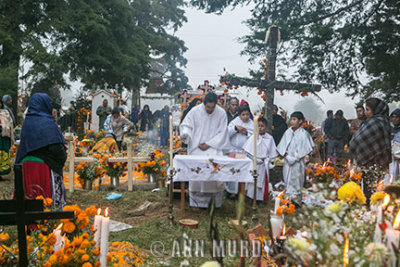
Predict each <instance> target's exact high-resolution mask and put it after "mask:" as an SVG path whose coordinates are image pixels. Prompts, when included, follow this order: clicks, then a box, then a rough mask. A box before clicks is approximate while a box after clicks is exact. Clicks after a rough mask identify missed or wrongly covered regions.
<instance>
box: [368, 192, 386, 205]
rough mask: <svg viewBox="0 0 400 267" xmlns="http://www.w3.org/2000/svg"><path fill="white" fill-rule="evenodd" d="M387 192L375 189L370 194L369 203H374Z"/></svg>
mask: <svg viewBox="0 0 400 267" xmlns="http://www.w3.org/2000/svg"><path fill="white" fill-rule="evenodd" d="M386 195H387V194H386V193H384V192H382V191H377V192H375V193H374V194H373V195H372V196H371V198H370V199H371V203H372V205H376V203H378V201H380V200H382V199H383V198H384V197H385V196H386Z"/></svg>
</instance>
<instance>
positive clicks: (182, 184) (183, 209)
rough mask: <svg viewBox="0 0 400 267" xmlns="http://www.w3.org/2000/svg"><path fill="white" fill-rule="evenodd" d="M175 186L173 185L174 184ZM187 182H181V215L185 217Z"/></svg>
mask: <svg viewBox="0 0 400 267" xmlns="http://www.w3.org/2000/svg"><path fill="white" fill-rule="evenodd" d="M172 186H173V185H172ZM185 206H186V203H185V182H181V215H182V218H184V217H185Z"/></svg>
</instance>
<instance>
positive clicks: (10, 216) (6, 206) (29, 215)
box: [0, 164, 74, 267]
mask: <svg viewBox="0 0 400 267" xmlns="http://www.w3.org/2000/svg"><path fill="white" fill-rule="evenodd" d="M14 173H15V180H14V183H15V200H1V201H0V225H17V229H18V253H19V265H18V266H20V267H25V266H28V256H27V252H28V251H27V244H26V225H29V224H38V221H42V220H50V219H73V218H74V211H50V212H44V211H43V209H44V206H43V200H28V199H25V190H24V184H23V171H22V165H21V164H16V165H15V167H14Z"/></svg>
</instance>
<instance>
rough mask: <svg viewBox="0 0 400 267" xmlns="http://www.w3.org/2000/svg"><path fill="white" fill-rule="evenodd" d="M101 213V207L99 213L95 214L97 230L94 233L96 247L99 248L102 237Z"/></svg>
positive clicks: (94, 226)
mask: <svg viewBox="0 0 400 267" xmlns="http://www.w3.org/2000/svg"><path fill="white" fill-rule="evenodd" d="M100 213H101V209H98V210H97V215H96V216H94V225H93V228H94V229H95V230H96V232H95V233H94V239H93V240H94V242H96V245H95V246H96V248H98V247H99V246H100V237H101V222H102V219H103V216H102V215H100Z"/></svg>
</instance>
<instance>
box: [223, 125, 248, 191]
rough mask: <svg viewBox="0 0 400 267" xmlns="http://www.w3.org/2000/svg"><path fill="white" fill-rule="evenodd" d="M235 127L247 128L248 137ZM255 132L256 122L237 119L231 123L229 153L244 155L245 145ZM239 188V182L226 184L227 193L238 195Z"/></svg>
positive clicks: (229, 128) (229, 127)
mask: <svg viewBox="0 0 400 267" xmlns="http://www.w3.org/2000/svg"><path fill="white" fill-rule="evenodd" d="M235 126H241V127H244V128H246V130H247V135H245V134H242V133H240V132H238V131H236V130H235ZM253 130H254V122H253V121H252V120H249V121H248V122H243V121H242V120H241V119H240V117H236V118H235V119H234V120H233V121H231V122H230V123H229V125H228V135H229V142H230V148H229V152H236V153H244V149H243V145H244V144H245V143H246V141H247V139H249V136H251V135H252V134H253ZM238 187H239V184H238V183H237V182H228V183H226V191H228V192H229V193H231V194H237V193H238Z"/></svg>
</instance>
